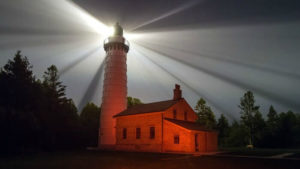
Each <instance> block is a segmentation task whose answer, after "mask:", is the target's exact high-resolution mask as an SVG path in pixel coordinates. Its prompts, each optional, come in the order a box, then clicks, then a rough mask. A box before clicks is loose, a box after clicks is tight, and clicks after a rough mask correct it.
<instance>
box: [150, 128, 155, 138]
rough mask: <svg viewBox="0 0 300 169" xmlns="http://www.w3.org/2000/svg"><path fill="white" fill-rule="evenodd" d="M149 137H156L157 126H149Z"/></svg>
mask: <svg viewBox="0 0 300 169" xmlns="http://www.w3.org/2000/svg"><path fill="white" fill-rule="evenodd" d="M149 132H150V133H149V136H150V137H149V138H150V139H155V127H154V126H151V127H150V128H149Z"/></svg>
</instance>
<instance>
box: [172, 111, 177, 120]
mask: <svg viewBox="0 0 300 169" xmlns="http://www.w3.org/2000/svg"><path fill="white" fill-rule="evenodd" d="M173 118H174V119H177V112H176V110H173Z"/></svg>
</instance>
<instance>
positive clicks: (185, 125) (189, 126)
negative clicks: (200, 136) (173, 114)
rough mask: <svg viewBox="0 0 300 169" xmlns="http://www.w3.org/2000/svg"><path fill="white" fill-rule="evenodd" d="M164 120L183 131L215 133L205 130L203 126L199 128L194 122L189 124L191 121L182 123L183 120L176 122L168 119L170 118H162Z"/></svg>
mask: <svg viewBox="0 0 300 169" xmlns="http://www.w3.org/2000/svg"><path fill="white" fill-rule="evenodd" d="M164 119H165V120H167V121H169V122H171V123H173V124H175V125H178V126H181V127H183V128H185V129H188V130H198V131H215V130H211V129H207V128H205V127H204V126H200V125H199V124H197V123H195V122H191V121H183V120H176V119H170V118H164Z"/></svg>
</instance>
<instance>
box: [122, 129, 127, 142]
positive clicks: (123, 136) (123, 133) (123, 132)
mask: <svg viewBox="0 0 300 169" xmlns="http://www.w3.org/2000/svg"><path fill="white" fill-rule="evenodd" d="M122 138H123V139H127V128H123V130H122Z"/></svg>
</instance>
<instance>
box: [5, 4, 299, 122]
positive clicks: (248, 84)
mask: <svg viewBox="0 0 300 169" xmlns="http://www.w3.org/2000/svg"><path fill="white" fill-rule="evenodd" d="M79 11H83V13H85V14H87V15H89V16H93V17H95V18H96V19H97V20H98V21H100V23H103V24H105V25H107V26H109V27H110V26H112V25H113V24H114V23H115V22H117V21H118V22H119V23H120V24H121V25H122V26H123V28H124V30H125V32H126V33H127V37H128V38H127V39H128V40H129V42H130V44H131V46H130V51H129V53H128V61H127V65H128V74H127V75H128V95H130V96H133V97H138V98H140V99H141V100H142V101H143V102H146V103H147V102H153V101H161V100H167V99H171V98H172V89H173V88H174V84H175V83H178V84H180V85H181V86H182V88H183V96H184V97H185V98H186V100H187V101H188V102H189V103H190V104H191V106H192V107H194V106H195V104H196V101H197V100H198V99H199V98H200V97H204V98H205V99H206V100H207V101H208V104H209V105H210V106H212V107H213V110H214V111H215V114H216V116H217V117H218V116H219V115H220V114H221V113H224V114H225V115H226V116H227V117H229V118H230V119H238V117H239V109H238V106H237V105H238V104H239V100H240V97H242V95H243V93H245V92H246V91H247V90H251V91H253V92H254V95H255V97H256V101H257V104H259V105H261V112H262V113H263V114H264V115H265V114H266V113H267V109H268V107H269V106H270V105H271V104H272V105H274V107H275V108H276V109H277V110H278V111H279V112H280V111H287V110H290V109H291V110H293V111H294V112H297V113H298V112H299V110H300V102H299V100H300V90H299V89H298V88H299V86H300V68H299V65H300V56H299V55H300V48H299V46H300V45H299V44H300V2H298V1H296V0H295V1H293V0H198V1H195V0H194V1H193V0H191V1H188V0H151V1H150V0H126V1H125V0H74V1H73V2H72V1H65V0H51V1H49V0H16V1H8V0H7V1H0V66H3V65H4V64H5V63H6V62H7V60H8V59H9V58H12V56H13V55H14V54H15V53H16V51H17V50H18V49H20V50H22V53H23V54H24V55H26V56H28V58H29V61H30V62H31V63H32V65H33V70H34V72H35V73H36V76H37V77H38V78H41V77H42V74H43V72H44V71H45V70H46V68H47V67H48V66H49V65H50V64H55V65H57V67H58V68H59V69H60V71H61V80H62V81H63V82H64V84H65V85H67V95H68V96H69V97H71V98H73V99H74V101H75V103H76V104H77V105H78V106H79V107H82V105H84V104H85V103H86V102H88V101H93V102H94V103H96V104H98V105H99V104H100V103H101V95H102V91H101V90H102V89H101V88H102V83H101V82H102V70H103V64H102V61H103V59H104V56H105V53H104V50H103V47H102V40H103V39H104V38H105V37H104V34H101V29H98V30H99V31H98V32H97V30H96V29H97V26H95V24H94V23H93V22H87V19H86V18H85V17H83V14H81V13H80V12H79ZM95 28H96V29H95ZM99 32H100V33H99ZM130 35H135V36H130ZM125 37H126V35H125Z"/></svg>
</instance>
